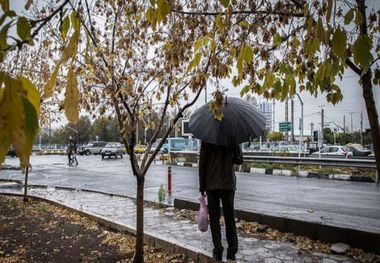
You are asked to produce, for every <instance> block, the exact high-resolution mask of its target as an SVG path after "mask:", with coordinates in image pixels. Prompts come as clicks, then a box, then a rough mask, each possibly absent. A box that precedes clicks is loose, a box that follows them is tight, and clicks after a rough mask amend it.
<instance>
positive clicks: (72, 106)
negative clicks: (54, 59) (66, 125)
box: [64, 67, 79, 123]
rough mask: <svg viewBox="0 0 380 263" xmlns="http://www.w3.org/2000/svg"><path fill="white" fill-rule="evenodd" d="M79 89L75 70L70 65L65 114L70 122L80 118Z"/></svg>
mask: <svg viewBox="0 0 380 263" xmlns="http://www.w3.org/2000/svg"><path fill="white" fill-rule="evenodd" d="M78 103H79V91H78V83H77V79H76V75H75V72H74V71H73V69H72V68H71V67H70V68H69V72H68V74H67V87H66V95H65V100H64V108H65V115H66V118H67V120H68V121H69V122H70V123H76V122H77V121H78V119H79V109H78Z"/></svg>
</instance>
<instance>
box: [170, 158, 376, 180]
mask: <svg viewBox="0 0 380 263" xmlns="http://www.w3.org/2000/svg"><path fill="white" fill-rule="evenodd" d="M169 165H175V166H184V167H193V168H196V167H198V164H197V163H190V162H177V163H172V164H169ZM238 171H239V172H241V171H240V170H238ZM243 172H245V173H251V174H267V175H275V176H288V177H289V176H298V177H304V178H316V179H328V180H340V181H352V182H365V183H374V182H375V180H374V179H373V178H372V177H370V176H367V175H364V176H358V175H351V174H320V173H315V172H308V171H300V172H299V174H298V175H297V173H294V172H293V171H291V170H279V169H269V168H266V169H265V168H250V170H245V169H244V171H243Z"/></svg>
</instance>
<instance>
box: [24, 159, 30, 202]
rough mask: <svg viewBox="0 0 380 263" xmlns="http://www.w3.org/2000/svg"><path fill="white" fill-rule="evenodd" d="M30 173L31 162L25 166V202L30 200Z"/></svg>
mask: <svg viewBox="0 0 380 263" xmlns="http://www.w3.org/2000/svg"><path fill="white" fill-rule="evenodd" d="M28 175H29V164H28V165H27V166H26V168H25V182H24V198H23V201H24V203H26V202H28Z"/></svg>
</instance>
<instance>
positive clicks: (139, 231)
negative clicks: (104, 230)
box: [133, 175, 145, 263]
mask: <svg viewBox="0 0 380 263" xmlns="http://www.w3.org/2000/svg"><path fill="white" fill-rule="evenodd" d="M136 179H137V199H136V204H137V205H136V247H135V258H134V259H133V262H135V263H143V262H144V181H145V176H139V175H136Z"/></svg>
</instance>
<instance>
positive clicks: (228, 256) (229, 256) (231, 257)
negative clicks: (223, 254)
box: [227, 252, 235, 260]
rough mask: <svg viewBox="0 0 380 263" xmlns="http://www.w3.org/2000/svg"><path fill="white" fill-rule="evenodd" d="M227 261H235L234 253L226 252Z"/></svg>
mask: <svg viewBox="0 0 380 263" xmlns="http://www.w3.org/2000/svg"><path fill="white" fill-rule="evenodd" d="M227 259H230V260H235V253H234V254H232V253H228V252H227Z"/></svg>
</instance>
